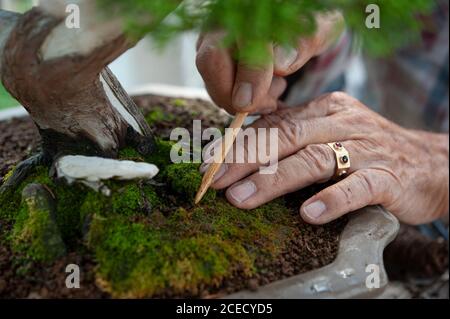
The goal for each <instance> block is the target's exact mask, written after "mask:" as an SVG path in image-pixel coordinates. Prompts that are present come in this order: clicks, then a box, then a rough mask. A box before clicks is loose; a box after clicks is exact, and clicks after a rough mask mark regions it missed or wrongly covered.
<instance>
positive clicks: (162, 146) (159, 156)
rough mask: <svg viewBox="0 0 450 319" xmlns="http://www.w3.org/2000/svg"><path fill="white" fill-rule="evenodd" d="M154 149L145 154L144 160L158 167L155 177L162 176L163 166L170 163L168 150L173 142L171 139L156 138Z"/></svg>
mask: <svg viewBox="0 0 450 319" xmlns="http://www.w3.org/2000/svg"><path fill="white" fill-rule="evenodd" d="M155 144H156V145H155V146H156V147H155V151H154V152H153V153H152V154H150V155H149V156H147V157H146V158H145V160H146V161H147V162H149V163H152V164H155V165H156V166H158V168H159V169H160V172H159V173H158V175H157V178H160V177H164V176H165V174H164V168H165V167H166V166H167V165H169V164H171V161H170V150H171V149H172V146H173V145H174V143H173V142H172V141H164V140H161V139H156V141H155Z"/></svg>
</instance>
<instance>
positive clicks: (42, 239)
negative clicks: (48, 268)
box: [12, 184, 66, 262]
mask: <svg viewBox="0 0 450 319" xmlns="http://www.w3.org/2000/svg"><path fill="white" fill-rule="evenodd" d="M36 185H37V184H30V186H29V187H27V190H29V189H30V188H33V187H34V186H36ZM52 207H53V206H52V204H51V202H50V200H49V198H48V197H46V194H45V193H43V192H42V190H40V189H34V190H32V194H30V195H29V196H27V197H26V198H25V199H24V202H23V203H22V205H21V208H20V210H19V214H18V215H17V219H16V223H15V225H14V229H13V232H12V242H13V245H12V248H13V250H14V251H15V252H19V253H22V254H24V255H25V256H26V257H27V258H30V259H31V260H35V261H43V262H50V261H53V260H55V259H56V258H58V257H60V256H62V255H64V254H65V252H66V248H65V245H64V242H63V240H62V238H61V234H60V232H59V228H58V226H57V223H56V221H55V220H54V216H53V214H54V212H53V211H52Z"/></svg>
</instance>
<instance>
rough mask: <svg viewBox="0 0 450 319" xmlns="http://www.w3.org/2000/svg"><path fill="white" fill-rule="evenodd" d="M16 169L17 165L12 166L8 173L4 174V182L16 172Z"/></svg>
mask: <svg viewBox="0 0 450 319" xmlns="http://www.w3.org/2000/svg"><path fill="white" fill-rule="evenodd" d="M14 169H15V167H12V168H11V169H10V170H9V171H8V173H6V175H5V176H3V179H2V182H3V183H6V181H7V180H8V179H9V178H10V177H11V176H12V174H13V173H14Z"/></svg>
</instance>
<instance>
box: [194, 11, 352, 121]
mask: <svg viewBox="0 0 450 319" xmlns="http://www.w3.org/2000/svg"><path fill="white" fill-rule="evenodd" d="M342 30H343V17H342V15H340V14H338V13H330V14H328V15H322V16H318V17H317V30H316V32H315V34H314V35H313V36H311V37H308V38H301V39H299V41H298V46H297V47H296V48H291V49H286V48H284V47H280V46H276V45H274V46H272V45H271V46H269V48H268V50H269V54H270V55H271V56H272V57H273V63H270V64H268V65H265V66H261V67H255V66H249V65H247V64H245V63H242V62H240V61H235V60H233V58H232V53H231V50H227V49H225V48H223V47H222V46H221V44H222V39H223V38H224V34H223V33H221V32H216V33H208V34H204V35H201V36H200V38H199V40H198V43H197V58H196V63H197V68H198V70H199V72H200V74H201V75H202V77H203V80H204V81H205V86H206V89H207V90H208V93H209V94H210V96H211V98H212V99H213V101H214V102H215V103H216V104H217V105H218V106H220V107H222V108H224V109H225V110H227V111H228V112H229V113H231V114H234V113H235V112H251V113H253V112H258V113H270V112H272V111H274V110H276V109H277V106H278V98H279V97H280V96H281V94H282V93H283V92H284V90H285V88H286V81H285V79H284V78H283V76H287V75H289V74H292V73H294V72H296V71H298V70H299V69H300V68H301V67H302V66H303V65H305V63H306V62H308V61H309V60H310V59H311V58H313V57H315V56H317V55H320V54H321V53H323V52H324V51H325V50H327V49H328V48H329V47H330V46H331V45H332V44H333V43H334V42H335V40H336V39H337V38H338V36H339V35H340V34H341V33H342ZM234 50H239V48H234Z"/></svg>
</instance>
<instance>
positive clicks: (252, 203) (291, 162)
mask: <svg viewBox="0 0 450 319" xmlns="http://www.w3.org/2000/svg"><path fill="white" fill-rule="evenodd" d="M335 166H336V160H335V158H334V152H333V151H332V150H331V148H330V147H328V146H327V145H323V144H322V145H309V146H308V147H306V148H305V149H303V150H301V151H299V152H297V153H295V154H293V155H292V156H289V157H287V158H285V159H284V160H282V161H280V162H279V163H278V165H277V166H276V168H274V171H273V172H274V173H273V174H262V173H261V172H259V171H258V172H256V173H254V174H253V175H251V176H249V177H247V178H246V179H244V180H242V181H239V182H237V183H236V184H234V185H232V186H230V187H229V188H228V190H227V192H226V196H227V198H228V200H229V201H230V202H231V203H232V204H233V205H235V206H237V207H239V208H242V209H252V208H255V207H258V206H260V205H262V204H264V203H267V202H269V201H271V200H272V199H274V198H277V197H279V196H282V195H284V194H287V193H291V192H293V191H296V190H298V189H301V188H303V187H306V186H308V185H311V184H313V183H315V182H317V181H318V180H328V179H329V178H330V177H332V176H333V174H334V170H335Z"/></svg>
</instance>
